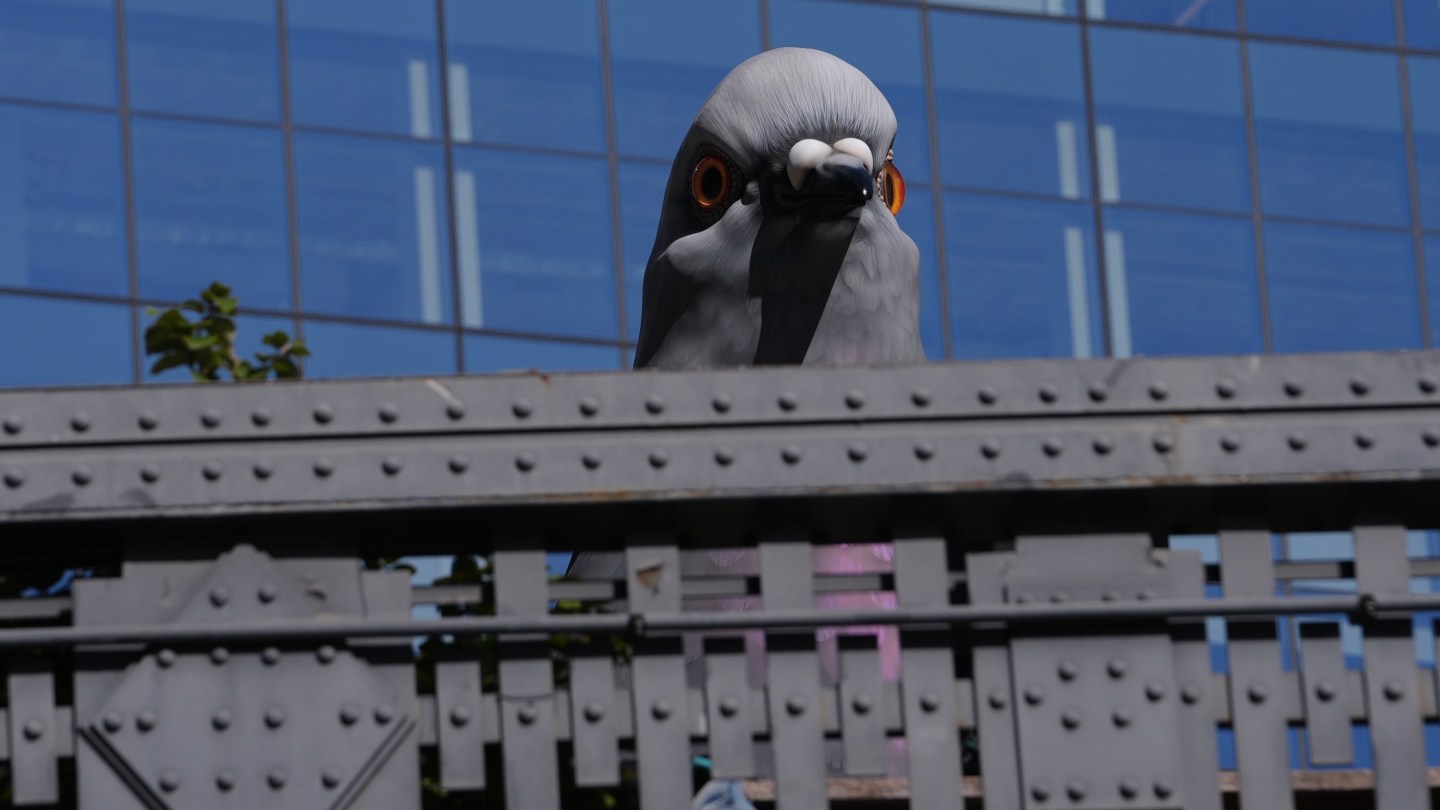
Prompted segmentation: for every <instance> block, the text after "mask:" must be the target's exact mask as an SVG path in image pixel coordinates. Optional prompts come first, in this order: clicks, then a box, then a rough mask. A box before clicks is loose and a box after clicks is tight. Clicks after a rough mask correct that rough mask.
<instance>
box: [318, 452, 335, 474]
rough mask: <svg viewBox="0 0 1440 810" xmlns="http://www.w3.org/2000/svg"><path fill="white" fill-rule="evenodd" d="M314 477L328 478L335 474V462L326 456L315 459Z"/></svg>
mask: <svg viewBox="0 0 1440 810" xmlns="http://www.w3.org/2000/svg"><path fill="white" fill-rule="evenodd" d="M314 469H315V475H316V476H318V477H320V478H329V477H330V473H333V472H335V462H334V461H332V460H331V459H330V458H328V457H326V456H321V457H320V458H317V459H315V467H314Z"/></svg>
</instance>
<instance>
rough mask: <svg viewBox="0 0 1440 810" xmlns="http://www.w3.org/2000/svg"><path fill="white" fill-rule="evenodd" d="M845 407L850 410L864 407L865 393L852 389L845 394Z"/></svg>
mask: <svg viewBox="0 0 1440 810" xmlns="http://www.w3.org/2000/svg"><path fill="white" fill-rule="evenodd" d="M845 407H847V408H849V409H850V410H852V411H858V410H860V409H861V408H863V407H865V395H864V394H863V393H861V392H860V391H856V390H853V389H852V390H851V391H849V392H847V393H846V394H845Z"/></svg>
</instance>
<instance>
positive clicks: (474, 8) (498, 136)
mask: <svg viewBox="0 0 1440 810" xmlns="http://www.w3.org/2000/svg"><path fill="white" fill-rule="evenodd" d="M598 16H599V12H598V11H597V9H596V6H595V4H594V3H575V2H573V0H525V2H523V3H484V2H478V0H462V2H452V3H449V4H447V5H446V8H445V32H446V33H445V37H446V39H445V41H446V46H447V48H448V53H447V58H448V59H449V60H450V71H449V73H448V74H447V80H448V81H449V94H450V131H451V134H452V136H453V137H454V139H455V140H457V141H461V142H464V141H471V140H476V141H491V142H496V143H513V144H518V145H521V146H548V147H554V148H564V149H583V150H588V151H600V150H602V149H604V148H605V103H604V95H603V91H602V89H601V85H600V32H599V19H598Z"/></svg>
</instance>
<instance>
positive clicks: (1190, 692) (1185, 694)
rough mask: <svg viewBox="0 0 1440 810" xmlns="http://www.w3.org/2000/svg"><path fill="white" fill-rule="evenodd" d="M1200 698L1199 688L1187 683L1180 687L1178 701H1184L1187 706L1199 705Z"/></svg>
mask: <svg viewBox="0 0 1440 810" xmlns="http://www.w3.org/2000/svg"><path fill="white" fill-rule="evenodd" d="M1200 697H1201V694H1200V687H1198V686H1196V685H1195V684H1193V683H1187V684H1185V685H1184V686H1182V687H1180V699H1181V700H1182V701H1184V702H1185V704H1186V705H1187V706H1194V705H1195V704H1196V703H1199V702H1200Z"/></svg>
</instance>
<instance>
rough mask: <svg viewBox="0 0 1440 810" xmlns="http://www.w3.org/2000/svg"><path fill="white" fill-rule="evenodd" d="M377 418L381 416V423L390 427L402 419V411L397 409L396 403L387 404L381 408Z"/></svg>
mask: <svg viewBox="0 0 1440 810" xmlns="http://www.w3.org/2000/svg"><path fill="white" fill-rule="evenodd" d="M376 416H379V417H380V421H381V422H384V423H386V424H387V425H388V424H390V423H391V422H394V421H395V420H396V419H399V418H400V409H399V408H397V407H395V404H394V403H391V402H387V403H385V404H384V405H381V406H380V410H379V412H378V413H377V414H376Z"/></svg>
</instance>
